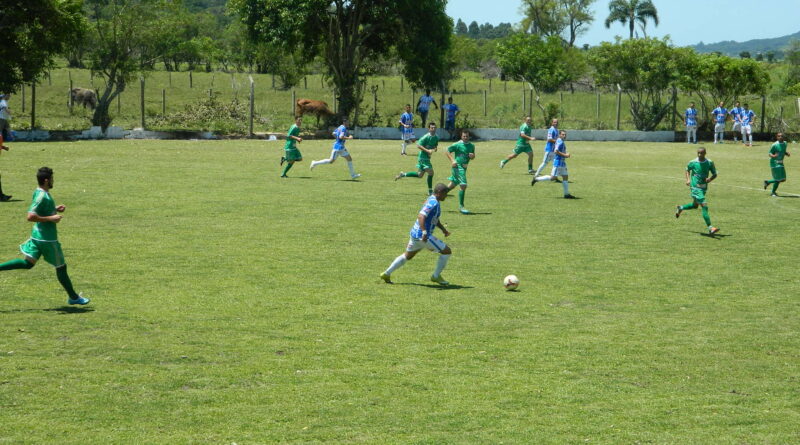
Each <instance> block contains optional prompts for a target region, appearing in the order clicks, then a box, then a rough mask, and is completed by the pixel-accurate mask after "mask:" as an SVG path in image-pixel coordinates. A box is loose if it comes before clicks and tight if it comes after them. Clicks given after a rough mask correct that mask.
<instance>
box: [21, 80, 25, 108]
mask: <svg viewBox="0 0 800 445" xmlns="http://www.w3.org/2000/svg"><path fill="white" fill-rule="evenodd" d="M22 112H23V113H24V112H25V84H24V83H23V84H22Z"/></svg>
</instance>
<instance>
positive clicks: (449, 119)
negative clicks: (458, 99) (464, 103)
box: [442, 96, 461, 139]
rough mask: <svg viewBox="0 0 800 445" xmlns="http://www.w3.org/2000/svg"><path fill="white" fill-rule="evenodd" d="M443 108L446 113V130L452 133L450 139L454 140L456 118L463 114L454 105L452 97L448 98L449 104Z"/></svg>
mask: <svg viewBox="0 0 800 445" xmlns="http://www.w3.org/2000/svg"><path fill="white" fill-rule="evenodd" d="M442 108H444V111H445V116H444V129H445V130H447V132H448V133H450V139H453V138H455V137H456V116H458V113H460V112H461V109H460V108H458V105H456V104H454V103H453V97H452V96H451V97H448V98H447V103H446V104H444V105H442Z"/></svg>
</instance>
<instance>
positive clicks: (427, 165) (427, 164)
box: [417, 159, 433, 171]
mask: <svg viewBox="0 0 800 445" xmlns="http://www.w3.org/2000/svg"><path fill="white" fill-rule="evenodd" d="M417 170H430V171H433V164H431V160H430V159H428V160H427V161H420V160H418V161H417Z"/></svg>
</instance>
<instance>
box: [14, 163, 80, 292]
mask: <svg viewBox="0 0 800 445" xmlns="http://www.w3.org/2000/svg"><path fill="white" fill-rule="evenodd" d="M36 179H37V181H38V182H39V188H37V189H36V191H34V192H33V202H32V203H31V205H30V207H29V208H28V221H30V222H33V223H35V224H34V225H33V230H32V231H31V237H30V239H29V240H28V241H26V242H25V244H23V245H21V246H19V250H20V251H21V252H22V254H23V255H24V256H25V259H22V258H17V259H15V260H11V261H7V262H5V263H3V264H0V271H2V270H14V269H31V268H33V266H34V265H35V264H36V261H37V260H38V259H39V258H41V257H44V260H45V261H47V262H48V263H50V264H52V265H53V267H55V268H56V276H57V277H58V282H59V283H61V286H62V287H63V288H64V290H66V291H67V295H68V299H67V303H69V304H87V303H89V299H88V298H83V296H81V295H80V294H78V293H77V292H75V289H73V288H72V281H70V279H69V275H67V263H65V262H64V253H63V252H62V251H61V244H60V243H59V242H58V233H57V231H56V224H58V223H59V222H60V221H61V215H59V213H62V212H64V210H66V207H65V206H63V205H58V206H57V205H56V203H55V201H53V197H52V196H50V189H52V188H53V170H52V169H50V168H48V167H42V168H40V169H39V171H38V172H36Z"/></svg>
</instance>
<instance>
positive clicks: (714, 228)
mask: <svg viewBox="0 0 800 445" xmlns="http://www.w3.org/2000/svg"><path fill="white" fill-rule="evenodd" d="M717 232H719V229H718V228H716V227H714V226H711V227H709V228H708V234H709V235H713V234H715V233H717Z"/></svg>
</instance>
